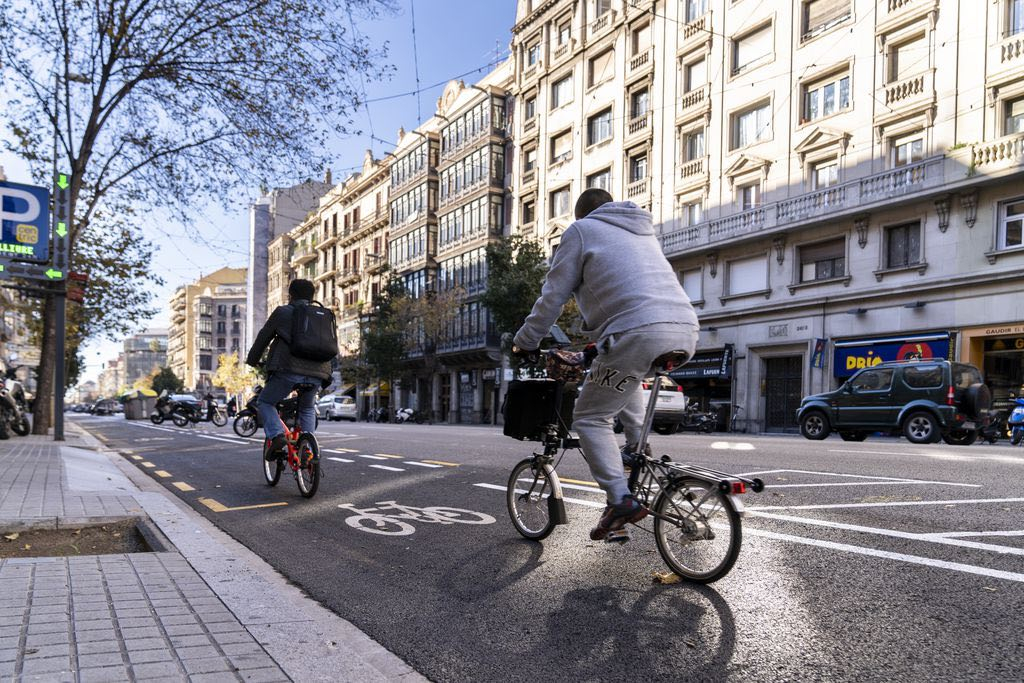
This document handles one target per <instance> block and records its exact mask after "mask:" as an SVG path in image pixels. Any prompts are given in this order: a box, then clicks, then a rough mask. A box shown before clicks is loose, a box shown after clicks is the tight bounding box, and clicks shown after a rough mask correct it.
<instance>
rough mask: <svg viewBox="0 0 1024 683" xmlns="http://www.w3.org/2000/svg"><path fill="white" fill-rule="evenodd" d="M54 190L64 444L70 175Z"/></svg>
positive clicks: (58, 412)
mask: <svg viewBox="0 0 1024 683" xmlns="http://www.w3.org/2000/svg"><path fill="white" fill-rule="evenodd" d="M54 180H55V184H56V186H55V187H54V188H53V230H51V234H52V235H53V265H54V266H55V267H52V268H51V269H50V272H54V271H57V272H58V275H57V277H54V278H52V279H53V280H54V283H53V286H54V289H55V291H54V296H53V305H54V307H55V313H56V315H55V316H54V318H55V321H56V323H57V330H56V332H57V339H56V342H57V343H56V347H57V348H56V356H57V357H56V358H55V359H54V361H55V362H54V366H53V385H54V387H53V389H54V391H53V440H54V441H63V440H64V377H65V375H66V368H65V367H64V362H65V361H64V355H65V345H66V338H67V334H66V330H65V329H64V328H65V324H66V322H65V313H66V311H65V306H66V304H67V280H66V279H65V278H67V271H68V266H69V265H70V264H69V263H68V232H69V226H70V225H71V213H70V210H69V207H68V200H69V198H70V197H69V195H70V188H71V182H70V177H69V176H68V175H67V174H66V173H58V174H57V177H56V178H55V179H54Z"/></svg>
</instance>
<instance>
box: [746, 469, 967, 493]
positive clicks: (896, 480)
mask: <svg viewBox="0 0 1024 683" xmlns="http://www.w3.org/2000/svg"><path fill="white" fill-rule="evenodd" d="M755 474H813V475H818V476H822V477H848V478H850V479H866V480H870V483H877V484H893V485H895V484H938V485H941V486H963V487H965V488H972V489H977V488H981V484H964V483H962V482H956V481H927V480H925V479H905V478H900V477H877V476H872V475H869V474H849V473H846V472H820V471H818V470H762V471H760V472H744V473H743V474H740V475H737V476H741V477H750V476H753V475H755ZM765 485H766V486H768V487H769V488H773V489H784V488H810V487H817V486H866V485H868V482H842V483H838V484H826V483H816V484H775V483H772V482H765Z"/></svg>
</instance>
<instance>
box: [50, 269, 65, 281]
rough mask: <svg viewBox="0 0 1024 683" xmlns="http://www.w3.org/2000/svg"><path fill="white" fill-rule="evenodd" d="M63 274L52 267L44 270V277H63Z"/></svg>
mask: <svg viewBox="0 0 1024 683" xmlns="http://www.w3.org/2000/svg"><path fill="white" fill-rule="evenodd" d="M63 276H64V273H62V272H61V271H59V270H54V269H53V268H49V269H47V271H46V277H48V278H50V279H51V280H56V279H57V278H60V277H63Z"/></svg>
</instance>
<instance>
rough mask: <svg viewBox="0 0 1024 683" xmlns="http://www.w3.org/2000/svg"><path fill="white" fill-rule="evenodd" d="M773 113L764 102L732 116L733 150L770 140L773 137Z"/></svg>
mask: <svg viewBox="0 0 1024 683" xmlns="http://www.w3.org/2000/svg"><path fill="white" fill-rule="evenodd" d="M771 117H772V113H771V109H770V108H769V103H768V102H762V103H761V104H757V105H755V106H753V107H750V108H749V109H744V110H742V111H738V112H736V113H735V114H733V115H732V145H731V149H739V148H740V147H746V146H747V145H752V144H754V143H755V142H761V141H762V140H768V139H770V138H771V135H772V118H771Z"/></svg>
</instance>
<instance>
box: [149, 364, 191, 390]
mask: <svg viewBox="0 0 1024 683" xmlns="http://www.w3.org/2000/svg"><path fill="white" fill-rule="evenodd" d="M152 389H153V391H155V392H156V393H158V394H159V393H160V392H161V391H164V390H165V389H166V390H167V393H168V394H177V393H179V392H181V391H184V390H185V383H184V382H183V381H181V378H180V377H178V376H177V375H175V374H174V370H171V369H170V368H160V371H159V372H158V373H157V374H156V376H155V377H153V384H152Z"/></svg>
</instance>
